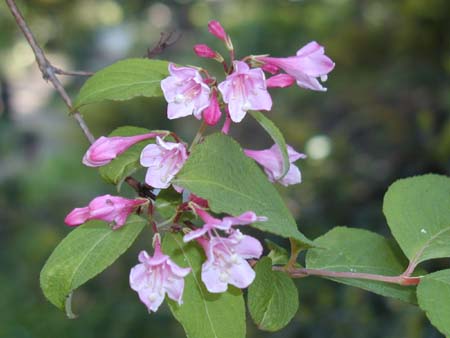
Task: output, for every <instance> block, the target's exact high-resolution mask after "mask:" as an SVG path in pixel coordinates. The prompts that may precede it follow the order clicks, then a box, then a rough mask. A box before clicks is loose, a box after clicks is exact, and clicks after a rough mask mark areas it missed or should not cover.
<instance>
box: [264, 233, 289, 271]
mask: <svg viewBox="0 0 450 338" xmlns="http://www.w3.org/2000/svg"><path fill="white" fill-rule="evenodd" d="M264 242H266V245H267V248H269V250H270V252H269V254H268V255H267V256H268V257H269V258H270V259H271V260H272V264H279V265H285V264H287V263H288V262H289V252H288V251H287V250H286V249H285V248H283V247H281V246H279V245H278V244H277V243H275V242H272V241H271V240H269V239H265V240H264Z"/></svg>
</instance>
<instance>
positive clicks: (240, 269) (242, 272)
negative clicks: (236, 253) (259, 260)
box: [229, 259, 256, 289]
mask: <svg viewBox="0 0 450 338" xmlns="http://www.w3.org/2000/svg"><path fill="white" fill-rule="evenodd" d="M255 275H256V274H255V271H253V269H252V268H251V266H250V265H249V264H248V263H247V261H245V260H243V259H240V260H239V261H238V262H237V263H236V264H233V265H232V267H231V269H230V277H229V278H230V279H229V283H230V284H231V285H234V286H235V287H237V288H240V289H244V288H246V287H248V286H249V285H250V284H251V283H252V282H253V280H254V279H255Z"/></svg>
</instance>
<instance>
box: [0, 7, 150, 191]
mask: <svg viewBox="0 0 450 338" xmlns="http://www.w3.org/2000/svg"><path fill="white" fill-rule="evenodd" d="M6 4H7V5H8V7H9V9H10V10H11V13H12V15H13V16H14V19H15V20H16V22H17V25H18V26H19V27H20V29H21V31H22V33H23V35H24V36H25V38H26V39H27V41H28V44H29V45H30V47H31V49H32V50H33V53H34V55H35V57H36V62H37V64H38V66H39V69H40V70H41V73H42V76H43V77H44V79H45V80H48V81H50V82H51V83H52V85H53V87H54V88H55V89H56V91H57V92H58V94H59V96H60V97H61V98H62V99H63V101H64V103H65V104H66V106H67V107H68V108H69V110H70V111H72V109H73V105H72V100H71V99H70V96H69V95H68V94H67V92H66V90H65V89H64V87H63V85H62V84H61V82H60V81H59V80H58V78H57V77H56V74H60V75H76V76H90V75H92V74H93V73H91V72H80V71H65V70H62V69H60V68H57V67H55V66H53V65H52V64H51V63H50V61H48V59H47V57H46V56H45V53H44V51H43V49H42V48H41V47H40V46H39V44H38V43H37V41H36V38H35V37H34V35H33V33H32V32H31V30H30V28H29V27H28V25H27V23H26V22H25V19H24V18H23V15H22V13H21V12H20V10H19V9H18V7H17V5H16V3H15V1H14V0H6ZM71 115H72V116H73V117H74V118H75V120H76V121H77V122H78V125H79V126H80V128H81V130H82V131H83V133H84V135H85V136H86V138H87V139H88V141H89V142H90V143H91V144H92V143H94V142H95V137H94V136H93V135H92V133H91V132H90V130H89V128H88V126H87V124H86V122H85V121H84V119H83V117H82V116H81V114H80V112H79V111H77V110H75V111H73V112H72V113H71ZM125 181H126V182H127V183H128V184H129V185H130V186H131V187H132V188H133V189H134V190H136V192H137V193H138V194H139V195H140V196H142V197H147V198H152V199H155V195H154V194H153V192H152V188H151V187H150V186H148V185H146V184H144V185H142V184H141V183H139V182H138V181H137V180H135V179H134V178H133V177H127V178H126V179H125Z"/></svg>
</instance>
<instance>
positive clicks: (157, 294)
mask: <svg viewBox="0 0 450 338" xmlns="http://www.w3.org/2000/svg"><path fill="white" fill-rule="evenodd" d="M155 244H156V245H155V253H154V255H153V257H151V256H149V254H148V253H147V252H146V251H141V252H140V253H139V257H138V258H139V262H140V264H137V265H136V266H135V267H133V268H132V269H131V271H130V286H131V288H132V289H133V290H134V291H136V292H137V293H138V295H139V299H140V300H141V302H142V303H144V304H145V306H147V309H148V311H149V312H152V311H153V312H155V311H156V310H158V308H159V306H160V305H161V304H162V302H163V301H164V297H165V295H166V293H167V295H168V296H169V298H170V299H172V300H174V301H176V302H177V303H178V304H180V305H181V304H182V303H183V300H182V297H183V291H184V277H186V276H187V275H188V274H189V272H191V269H190V268H182V267H180V266H178V265H177V264H175V263H174V262H173V261H172V260H171V259H170V258H169V256H166V255H164V254H163V253H162V251H161V248H160V244H159V242H157V243H155Z"/></svg>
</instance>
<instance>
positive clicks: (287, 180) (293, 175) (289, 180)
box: [279, 164, 302, 187]
mask: <svg viewBox="0 0 450 338" xmlns="http://www.w3.org/2000/svg"><path fill="white" fill-rule="evenodd" d="M279 182H280V183H281V184H282V185H284V186H285V187H287V186H288V185H292V184H298V183H301V182H302V174H301V173H300V169H299V168H298V167H297V166H295V165H294V164H291V166H290V167H289V171H288V172H287V174H286V175H285V176H284V177H283V178H282V179H281V180H280V181H279Z"/></svg>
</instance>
